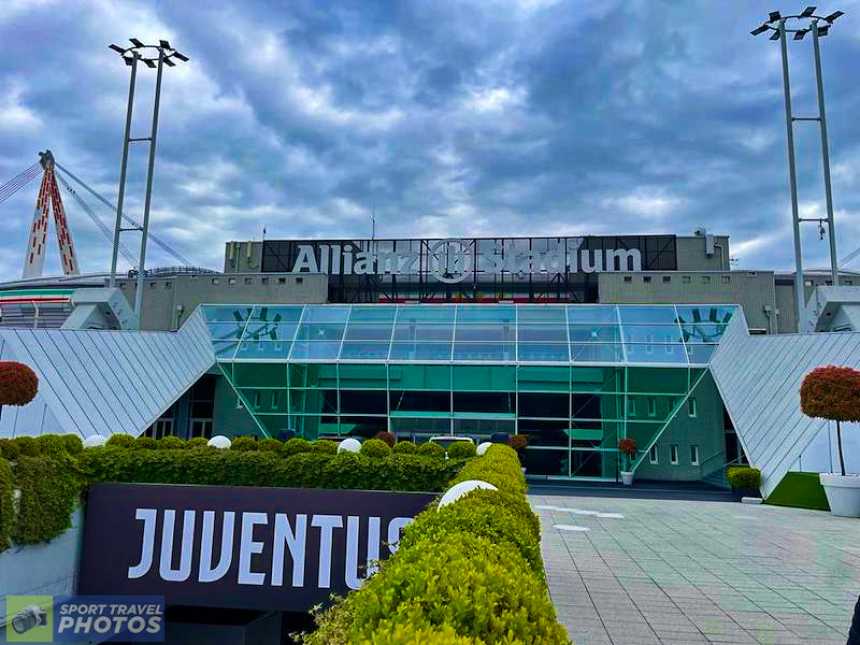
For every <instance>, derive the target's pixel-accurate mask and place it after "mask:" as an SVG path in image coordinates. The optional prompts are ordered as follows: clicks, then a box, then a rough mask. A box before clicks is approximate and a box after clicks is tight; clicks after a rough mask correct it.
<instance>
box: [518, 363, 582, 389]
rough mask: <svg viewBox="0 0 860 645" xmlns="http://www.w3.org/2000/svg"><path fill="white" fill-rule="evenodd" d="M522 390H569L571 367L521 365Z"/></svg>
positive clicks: (520, 386)
mask: <svg viewBox="0 0 860 645" xmlns="http://www.w3.org/2000/svg"><path fill="white" fill-rule="evenodd" d="M517 375H518V379H519V389H520V391H530V392H567V391H568V390H569V389H570V368H569V367H538V366H534V367H519V368H517Z"/></svg>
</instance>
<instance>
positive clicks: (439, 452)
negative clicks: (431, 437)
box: [417, 441, 445, 459]
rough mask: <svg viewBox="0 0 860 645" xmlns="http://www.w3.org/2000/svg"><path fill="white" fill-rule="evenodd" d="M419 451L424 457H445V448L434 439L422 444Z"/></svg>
mask: <svg viewBox="0 0 860 645" xmlns="http://www.w3.org/2000/svg"><path fill="white" fill-rule="evenodd" d="M417 452H418V454H419V455H423V456H424V457H436V458H437V459H444V457H445V449H444V448H443V447H442V446H440V445H439V444H438V443H433V442H432V441H428V442H426V443H422V444H420V445H419V446H418V450H417Z"/></svg>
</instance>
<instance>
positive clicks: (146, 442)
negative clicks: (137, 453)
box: [129, 435, 158, 450]
mask: <svg viewBox="0 0 860 645" xmlns="http://www.w3.org/2000/svg"><path fill="white" fill-rule="evenodd" d="M129 448H133V449H134V450H155V449H156V448H158V441H156V440H155V439H154V438H152V437H147V436H146V435H141V436H139V437H136V438H135V440H134V441H133V442H132V443H131V444H130V445H129Z"/></svg>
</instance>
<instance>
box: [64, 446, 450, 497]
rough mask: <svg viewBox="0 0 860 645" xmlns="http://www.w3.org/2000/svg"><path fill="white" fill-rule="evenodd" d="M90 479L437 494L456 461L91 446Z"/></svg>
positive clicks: (85, 459)
mask: <svg viewBox="0 0 860 645" xmlns="http://www.w3.org/2000/svg"><path fill="white" fill-rule="evenodd" d="M80 466H81V469H82V471H83V472H84V473H86V475H87V476H88V478H89V479H90V480H91V481H101V482H138V483H161V484H204V485H223V486H282V487H290V488H354V489H364V490H408V491H424V490H426V491H440V490H442V489H443V488H444V487H445V485H446V484H447V482H448V481H450V479H451V478H452V477H453V476H454V475H456V473H457V472H458V470H459V469H460V467H461V466H462V462H451V463H449V462H445V461H442V460H437V459H428V458H426V457H420V456H417V455H390V456H388V457H383V458H372V457H368V456H366V455H361V454H353V453H342V454H338V455H332V454H327V453H322V452H315V451H310V452H302V453H297V454H294V455H291V456H288V457H285V456H283V452H275V451H272V450H239V451H233V450H126V449H117V448H107V447H106V448H92V449H90V450H86V451H84V453H83V454H82V455H81V456H80Z"/></svg>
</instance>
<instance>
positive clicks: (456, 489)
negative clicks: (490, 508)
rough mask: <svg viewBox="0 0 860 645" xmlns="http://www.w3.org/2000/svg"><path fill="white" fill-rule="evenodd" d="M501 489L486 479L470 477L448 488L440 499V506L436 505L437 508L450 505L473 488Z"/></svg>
mask: <svg viewBox="0 0 860 645" xmlns="http://www.w3.org/2000/svg"><path fill="white" fill-rule="evenodd" d="M479 489H480V490H499V489H498V488H496V487H495V486H493V485H492V484H488V483H487V482H485V481H481V480H480V479H469V480H467V481H464V482H460V483H459V484H455V485H454V486H451V488H449V489H448V490H446V491H445V494H444V495H442V499H440V500H439V506H437V507H436V510H437V511H438V510H441V509H442V508H443V507H444V506H448V504H453V503H454V502H456V501H457V500H458V499H460V498H461V497H463V495H466V494H467V493H471V492H472V491H473V490H479Z"/></svg>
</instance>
